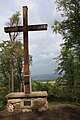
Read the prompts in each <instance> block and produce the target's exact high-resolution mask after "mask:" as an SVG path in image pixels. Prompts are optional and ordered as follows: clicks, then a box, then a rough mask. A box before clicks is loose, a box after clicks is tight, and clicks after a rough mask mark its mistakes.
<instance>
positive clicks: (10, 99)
mask: <svg viewBox="0 0 80 120" xmlns="http://www.w3.org/2000/svg"><path fill="white" fill-rule="evenodd" d="M47 96H48V94H47V92H46V91H41V92H31V93H30V94H25V93H24V92H14V93H10V94H8V95H6V99H7V111H8V112H14V111H16V110H18V111H22V112H31V111H32V110H37V111H44V110H47V109H48V101H47Z"/></svg>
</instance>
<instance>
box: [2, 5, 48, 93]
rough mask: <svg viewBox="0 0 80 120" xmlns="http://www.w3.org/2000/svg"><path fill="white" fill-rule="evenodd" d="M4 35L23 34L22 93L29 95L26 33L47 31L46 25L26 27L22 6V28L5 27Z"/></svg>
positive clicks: (26, 11)
mask: <svg viewBox="0 0 80 120" xmlns="http://www.w3.org/2000/svg"><path fill="white" fill-rule="evenodd" d="M4 29H5V32H6V33H11V32H23V40H24V92H25V93H26V94H28V93H30V72H29V50H28V31H37V30H47V24H41V25H29V26H28V7H27V6H23V26H15V27H5V28H4Z"/></svg>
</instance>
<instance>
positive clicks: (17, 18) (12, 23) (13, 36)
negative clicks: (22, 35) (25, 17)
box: [6, 11, 21, 41]
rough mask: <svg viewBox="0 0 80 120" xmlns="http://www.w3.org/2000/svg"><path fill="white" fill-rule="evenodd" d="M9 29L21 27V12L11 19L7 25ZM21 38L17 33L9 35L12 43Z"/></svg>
mask: <svg viewBox="0 0 80 120" xmlns="http://www.w3.org/2000/svg"><path fill="white" fill-rule="evenodd" d="M6 25H7V26H8V27H15V26H20V25H21V19H20V12H19V11H18V12H16V13H15V14H13V15H12V16H11V18H9V21H8V22H7V23H6ZM18 36H19V32H17V33H15V32H13V33H9V37H10V40H11V41H15V40H16V38H17V37H18Z"/></svg>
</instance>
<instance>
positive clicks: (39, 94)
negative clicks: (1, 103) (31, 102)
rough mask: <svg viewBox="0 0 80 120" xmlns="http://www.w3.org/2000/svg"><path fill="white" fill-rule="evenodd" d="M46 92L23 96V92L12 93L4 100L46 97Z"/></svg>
mask: <svg viewBox="0 0 80 120" xmlns="http://www.w3.org/2000/svg"><path fill="white" fill-rule="evenodd" d="M47 96H48V94H47V92H46V91H39V92H31V93H30V94H25V93H24V92H12V93H9V94H8V95H6V97H5V98H6V99H17V98H23V99H24V98H38V97H41V98H42V97H47Z"/></svg>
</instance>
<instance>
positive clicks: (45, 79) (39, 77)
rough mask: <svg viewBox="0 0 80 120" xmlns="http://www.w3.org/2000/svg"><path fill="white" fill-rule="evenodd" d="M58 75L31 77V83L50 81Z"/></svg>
mask: <svg viewBox="0 0 80 120" xmlns="http://www.w3.org/2000/svg"><path fill="white" fill-rule="evenodd" d="M58 77H59V75H58V74H55V73H54V74H40V75H32V80H33V81H38V82H43V81H51V80H55V79H56V78H58Z"/></svg>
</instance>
